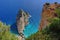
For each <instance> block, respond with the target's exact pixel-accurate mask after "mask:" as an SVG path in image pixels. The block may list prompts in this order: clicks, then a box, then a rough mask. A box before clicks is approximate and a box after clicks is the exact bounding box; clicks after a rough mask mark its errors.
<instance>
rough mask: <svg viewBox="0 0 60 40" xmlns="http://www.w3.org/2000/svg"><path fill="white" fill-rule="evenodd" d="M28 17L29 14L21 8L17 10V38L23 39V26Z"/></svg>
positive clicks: (26, 22) (27, 21)
mask: <svg viewBox="0 0 60 40" xmlns="http://www.w3.org/2000/svg"><path fill="white" fill-rule="evenodd" d="M29 17H30V15H29V14H28V13H27V12H25V11H23V10H19V12H18V14H17V17H16V25H17V30H18V33H19V37H18V38H19V40H24V34H23V31H24V28H25V26H26V25H27V24H28V23H29Z"/></svg>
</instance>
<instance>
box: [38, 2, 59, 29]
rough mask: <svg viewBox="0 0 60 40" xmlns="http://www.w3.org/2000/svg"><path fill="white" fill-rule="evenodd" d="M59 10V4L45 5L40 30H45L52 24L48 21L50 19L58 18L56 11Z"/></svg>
mask: <svg viewBox="0 0 60 40" xmlns="http://www.w3.org/2000/svg"><path fill="white" fill-rule="evenodd" d="M57 8H60V4H58V3H57V2H55V3H53V4H50V3H45V4H44V7H43V10H42V18H41V22H40V27H39V30H42V29H44V28H45V27H46V26H47V25H48V24H49V23H50V22H49V21H48V18H54V17H57V16H58V15H57V14H56V11H55V9H57Z"/></svg>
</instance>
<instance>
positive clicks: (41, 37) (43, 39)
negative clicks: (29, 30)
mask: <svg viewBox="0 0 60 40" xmlns="http://www.w3.org/2000/svg"><path fill="white" fill-rule="evenodd" d="M56 13H57V15H58V16H57V17H56V18H51V19H49V21H50V22H51V23H50V24H49V25H48V26H46V28H45V29H43V30H42V31H38V32H36V33H35V34H32V35H31V36H29V37H28V38H26V40H60V9H56Z"/></svg>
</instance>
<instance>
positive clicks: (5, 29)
mask: <svg viewBox="0 0 60 40" xmlns="http://www.w3.org/2000/svg"><path fill="white" fill-rule="evenodd" d="M9 28H10V26H8V25H6V24H3V23H2V22H0V40H18V39H17V37H16V36H15V35H14V34H11V33H10V30H9Z"/></svg>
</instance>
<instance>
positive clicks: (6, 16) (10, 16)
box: [0, 0, 60, 36]
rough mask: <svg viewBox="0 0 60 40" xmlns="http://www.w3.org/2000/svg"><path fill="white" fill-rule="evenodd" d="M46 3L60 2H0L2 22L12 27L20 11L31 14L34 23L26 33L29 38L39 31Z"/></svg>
mask: <svg viewBox="0 0 60 40" xmlns="http://www.w3.org/2000/svg"><path fill="white" fill-rule="evenodd" d="M46 2H49V3H54V2H58V3H60V0H0V20H1V21H2V22H4V23H6V24H10V25H12V24H13V23H14V22H15V21H16V14H17V13H18V10H19V9H23V10H24V11H27V12H29V13H30V15H31V16H32V17H31V19H32V20H31V21H32V22H31V24H29V25H28V27H26V28H25V32H24V33H25V36H28V35H30V34H32V33H35V32H36V31H37V30H38V27H39V22H40V19H41V12H42V8H43V4H44V3H46Z"/></svg>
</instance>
